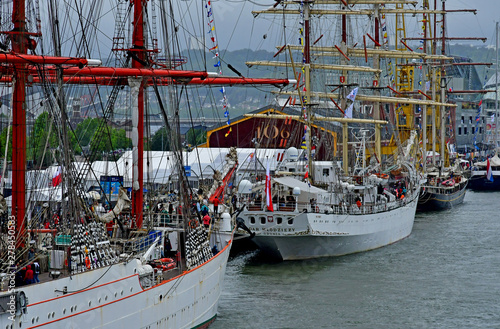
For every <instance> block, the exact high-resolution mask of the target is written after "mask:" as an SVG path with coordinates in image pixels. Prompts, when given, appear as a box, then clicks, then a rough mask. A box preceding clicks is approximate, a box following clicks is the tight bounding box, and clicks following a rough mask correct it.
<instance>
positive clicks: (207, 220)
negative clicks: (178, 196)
mask: <svg viewBox="0 0 500 329" xmlns="http://www.w3.org/2000/svg"><path fill="white" fill-rule="evenodd" d="M203 225H204V226H205V228H208V227H209V226H210V216H208V214H206V215H205V216H203Z"/></svg>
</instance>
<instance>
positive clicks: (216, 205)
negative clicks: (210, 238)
mask: <svg viewBox="0 0 500 329" xmlns="http://www.w3.org/2000/svg"><path fill="white" fill-rule="evenodd" d="M213 204H214V218H215V217H217V216H218V214H219V198H217V197H215V198H214V201H213Z"/></svg>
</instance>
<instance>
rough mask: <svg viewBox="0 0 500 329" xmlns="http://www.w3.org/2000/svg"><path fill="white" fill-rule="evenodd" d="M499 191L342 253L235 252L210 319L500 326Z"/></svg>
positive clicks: (238, 324)
mask: <svg viewBox="0 0 500 329" xmlns="http://www.w3.org/2000/svg"><path fill="white" fill-rule="evenodd" d="M499 210H500V193H495V192H493V193H479V192H472V191H467V195H466V197H465V201H464V203H463V204H462V205H460V206H458V207H456V208H454V209H451V210H447V211H442V212H432V213H424V214H421V213H417V216H416V218H415V225H414V227H413V232H412V234H411V235H410V236H409V237H408V238H406V239H404V240H402V241H399V242H398V243H395V244H393V245H390V246H386V247H384V248H380V249H377V250H373V251H369V252H364V253H360V254H355V255H349V256H344V257H337V258H326V259H320V260H309V261H288V262H281V263H271V262H269V261H267V260H266V259H265V258H264V257H263V256H262V255H261V254H259V253H258V252H249V253H246V254H239V255H237V256H235V257H232V258H231V259H230V261H229V263H228V266H227V272H226V279H225V283H224V288H223V292H222V296H221V300H220V304H219V312H218V317H217V320H216V321H215V322H214V324H213V325H212V326H211V328H398V329H400V328H500V237H499V235H500V215H499V214H500V212H499Z"/></svg>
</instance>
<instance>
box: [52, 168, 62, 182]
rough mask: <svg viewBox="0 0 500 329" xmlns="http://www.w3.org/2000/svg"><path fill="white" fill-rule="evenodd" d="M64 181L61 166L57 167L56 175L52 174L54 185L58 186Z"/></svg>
mask: <svg viewBox="0 0 500 329" xmlns="http://www.w3.org/2000/svg"><path fill="white" fill-rule="evenodd" d="M61 182H62V171H61V166H59V167H57V169H56V171H55V173H54V175H53V176H52V186H54V187H55V186H57V185H59V184H61Z"/></svg>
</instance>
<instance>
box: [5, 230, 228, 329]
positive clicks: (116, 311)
mask: <svg viewBox="0 0 500 329" xmlns="http://www.w3.org/2000/svg"><path fill="white" fill-rule="evenodd" d="M221 242H223V244H225V246H224V247H223V248H222V250H221V251H220V252H219V253H218V254H217V255H215V256H214V257H211V258H210V259H209V260H208V261H207V262H205V263H203V264H201V265H200V266H198V267H196V268H193V269H192V270H190V271H186V272H183V273H181V274H179V275H175V276H173V277H172V278H169V279H165V280H162V281H161V282H159V278H158V275H155V274H154V272H149V273H148V272H147V268H145V267H144V266H143V264H142V262H141V261H140V260H138V259H131V260H130V261H127V262H121V263H117V264H114V265H111V266H106V267H101V268H98V269H95V270H92V271H88V272H83V273H79V274H76V275H73V276H68V277H64V278H60V279H56V280H51V281H46V282H43V283H39V284H35V285H29V286H23V287H20V288H18V289H16V290H15V292H13V293H4V294H2V295H0V303H1V304H2V307H3V310H4V312H3V313H2V314H1V315H0V326H1V328H65V329H66V328H200V327H201V328H204V327H208V325H209V324H210V323H212V322H213V321H214V320H215V317H216V314H217V306H218V302H219V297H220V293H221V289H222V282H223V279H224V273H225V269H226V264H227V260H228V257H229V251H230V248H231V244H232V237H231V232H227V234H225V235H223V237H222V241H221ZM146 282H147V284H145V283H146ZM157 282H159V283H157ZM65 291H66V293H65ZM12 294H14V296H16V299H15V300H16V302H17V305H16V307H15V311H14V312H13V314H12V313H11V312H10V310H11V308H10V305H9V304H8V302H9V301H10V300H11V298H12V297H11V295H12ZM20 294H22V295H24V296H25V297H26V298H27V301H28V304H27V306H26V307H23V306H22V305H21V304H19V303H20V302H21V301H18V300H19V298H22V297H19V296H20Z"/></svg>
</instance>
